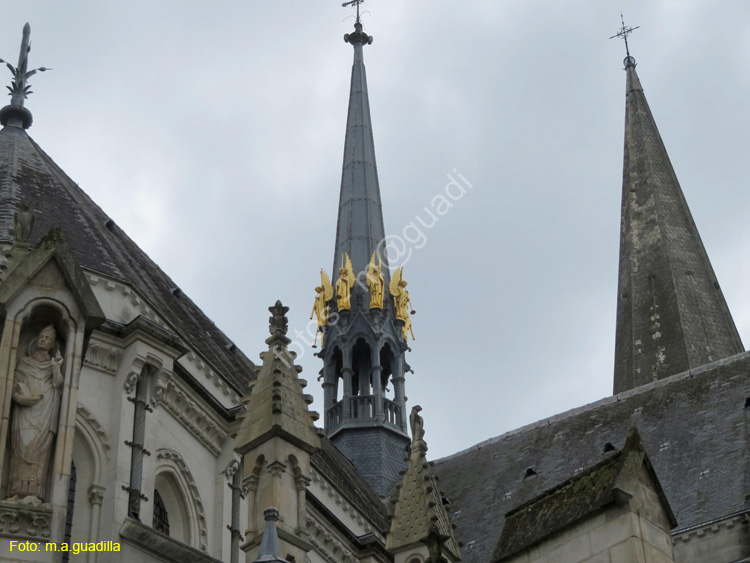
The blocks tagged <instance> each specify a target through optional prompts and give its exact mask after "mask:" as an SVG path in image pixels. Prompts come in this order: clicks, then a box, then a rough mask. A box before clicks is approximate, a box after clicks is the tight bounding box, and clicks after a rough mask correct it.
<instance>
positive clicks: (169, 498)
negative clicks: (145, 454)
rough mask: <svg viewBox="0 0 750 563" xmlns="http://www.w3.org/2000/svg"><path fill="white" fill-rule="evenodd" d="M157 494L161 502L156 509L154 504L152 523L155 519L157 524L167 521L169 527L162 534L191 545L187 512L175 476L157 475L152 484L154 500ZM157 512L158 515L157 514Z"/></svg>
mask: <svg viewBox="0 0 750 563" xmlns="http://www.w3.org/2000/svg"><path fill="white" fill-rule="evenodd" d="M157 493H158V495H159V498H160V500H161V502H160V503H159V504H160V505H159V506H158V508H157V503H156V502H154V514H153V521H154V522H155V523H156V522H157V517H158V520H159V523H163V522H164V521H165V520H166V521H168V523H169V525H168V527H167V528H166V529H167V531H166V532H164V533H168V534H169V537H171V538H174V539H176V540H177V541H181V542H182V543H184V544H187V545H191V539H192V538H191V537H190V536H191V534H190V519H189V518H188V510H187V506H186V504H185V499H184V497H183V495H182V491H181V488H180V485H179V483H178V482H177V480H176V479H175V476H174V475H172V474H171V473H169V472H162V473H159V474H158V475H157V476H156V481H155V483H154V499H156V495H157ZM157 510H158V512H159V514H157ZM154 527H156V526H154ZM161 531H163V530H161Z"/></svg>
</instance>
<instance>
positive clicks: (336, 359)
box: [333, 346, 344, 403]
mask: <svg viewBox="0 0 750 563" xmlns="http://www.w3.org/2000/svg"><path fill="white" fill-rule="evenodd" d="M333 365H334V372H333V373H334V374H335V378H334V379H335V381H336V391H335V392H334V393H333V396H334V397H335V402H337V403H338V402H339V401H340V400H341V399H342V398H343V387H344V386H343V385H339V381H340V380H341V378H342V374H341V367H342V366H343V365H344V359H343V357H342V355H341V349H340V348H339V347H338V346H336V348H335V349H334V350H333Z"/></svg>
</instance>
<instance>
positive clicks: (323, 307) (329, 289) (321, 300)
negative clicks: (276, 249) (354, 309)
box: [310, 268, 333, 348]
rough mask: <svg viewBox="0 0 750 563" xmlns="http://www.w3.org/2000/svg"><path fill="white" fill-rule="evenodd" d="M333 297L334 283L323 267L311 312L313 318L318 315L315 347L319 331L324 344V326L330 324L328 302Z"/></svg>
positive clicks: (321, 341) (314, 346)
mask: <svg viewBox="0 0 750 563" xmlns="http://www.w3.org/2000/svg"><path fill="white" fill-rule="evenodd" d="M331 299H333V285H331V280H330V279H329V278H328V274H326V273H325V271H324V270H323V269H322V268H321V269H320V285H319V286H318V287H316V288H315V303H313V308H312V312H311V313H310V318H311V319H312V318H313V315H317V317H318V330H317V331H316V332H315V342H314V343H313V348H316V347H317V346H316V345H317V343H318V332H319V333H320V345H321V346H323V327H324V326H325V325H327V324H328V313H329V312H330V308H329V306H328V303H329V302H330V301H331Z"/></svg>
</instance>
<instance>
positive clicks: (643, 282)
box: [614, 55, 743, 393]
mask: <svg viewBox="0 0 750 563" xmlns="http://www.w3.org/2000/svg"><path fill="white" fill-rule="evenodd" d="M635 67H636V62H635V59H634V58H633V57H632V56H630V55H628V56H627V57H626V58H625V71H626V72H627V87H626V117H625V156H624V164H623V181H622V220H621V229H620V266H619V286H618V301H617V333H616V342H615V381H614V392H615V393H619V392H621V391H625V390H628V389H632V388H634V387H638V386H640V385H643V384H646V383H649V382H651V381H655V380H657V379H662V378H665V377H668V376H670V375H674V374H677V373H680V372H682V371H686V370H688V369H691V368H694V367H697V366H700V365H703V364H707V363H709V362H712V361H716V360H720V359H722V358H726V357H728V356H731V355H734V354H737V353H739V352H742V350H743V348H742V342H741V341H740V337H739V334H738V333H737V329H736V328H735V326H734V321H733V320H732V317H731V315H730V313H729V309H728V307H727V304H726V302H725V300H724V296H723V294H722V292H721V289H720V288H719V283H718V281H717V280H716V276H715V275H714V271H713V268H712V267H711V263H710V261H709V259H708V255H707V254H706V250H705V249H704V247H703V243H702V242H701V238H700V236H699V234H698V230H697V228H696V226H695V223H694V222H693V217H692V216H691V214H690V210H689V209H688V205H687V202H686V201H685V196H684V195H683V193H682V190H681V188H680V184H679V182H678V181H677V176H676V175H675V172H674V170H673V168H672V164H671V162H670V160H669V156H668V155H667V150H666V148H665V147H664V143H663V142H662V139H661V136H660V135H659V130H658V129H657V127H656V123H655V121H654V118H653V116H652V115H651V110H650V109H649V106H648V103H647V102H646V97H645V96H644V94H643V88H642V87H641V83H640V80H639V79H638V74H637V73H636V70H635Z"/></svg>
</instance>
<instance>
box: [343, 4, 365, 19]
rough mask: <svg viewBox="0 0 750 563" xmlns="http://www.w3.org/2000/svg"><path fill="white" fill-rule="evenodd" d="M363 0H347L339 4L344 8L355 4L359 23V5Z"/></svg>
mask: <svg viewBox="0 0 750 563" xmlns="http://www.w3.org/2000/svg"><path fill="white" fill-rule="evenodd" d="M364 1H365V0H349V2H344V3H343V4H341V5H342V6H343V7H344V8H349V7H350V6H356V8H357V23H359V5H360V4H362V3H363V2H364Z"/></svg>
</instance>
